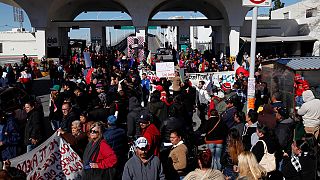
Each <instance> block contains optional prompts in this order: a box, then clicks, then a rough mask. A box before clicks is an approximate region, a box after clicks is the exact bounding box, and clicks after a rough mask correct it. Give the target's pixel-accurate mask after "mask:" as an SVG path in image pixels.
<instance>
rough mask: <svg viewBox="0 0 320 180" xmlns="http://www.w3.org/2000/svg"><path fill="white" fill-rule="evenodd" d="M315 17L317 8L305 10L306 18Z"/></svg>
mask: <svg viewBox="0 0 320 180" xmlns="http://www.w3.org/2000/svg"><path fill="white" fill-rule="evenodd" d="M316 16H317V8H311V9H307V10H306V18H310V17H316Z"/></svg>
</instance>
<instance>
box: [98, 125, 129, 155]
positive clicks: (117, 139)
mask: <svg viewBox="0 0 320 180" xmlns="http://www.w3.org/2000/svg"><path fill="white" fill-rule="evenodd" d="M103 137H104V139H105V140H106V141H107V143H108V144H109V146H110V147H111V148H112V149H113V151H114V152H115V153H116V154H117V155H120V154H122V151H124V149H125V146H126V144H127V141H126V139H127V136H126V133H125V131H124V130H123V129H121V128H117V127H116V126H111V127H109V128H107V129H106V131H105V132H104V133H103Z"/></svg>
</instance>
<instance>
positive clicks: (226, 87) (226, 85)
mask: <svg viewBox="0 0 320 180" xmlns="http://www.w3.org/2000/svg"><path fill="white" fill-rule="evenodd" d="M221 89H222V90H223V91H226V90H228V89H231V83H229V82H226V83H223V84H222V85H221Z"/></svg>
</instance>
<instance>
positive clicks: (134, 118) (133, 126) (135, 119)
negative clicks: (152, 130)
mask: <svg viewBox="0 0 320 180" xmlns="http://www.w3.org/2000/svg"><path fill="white" fill-rule="evenodd" d="M141 110H142V108H141V105H140V102H139V101H138V99H137V98H136V97H131V98H130V99H129V113H128V115H127V128H128V129H127V136H128V137H134V136H137V135H138V133H140V126H139V118H140V112H141Z"/></svg>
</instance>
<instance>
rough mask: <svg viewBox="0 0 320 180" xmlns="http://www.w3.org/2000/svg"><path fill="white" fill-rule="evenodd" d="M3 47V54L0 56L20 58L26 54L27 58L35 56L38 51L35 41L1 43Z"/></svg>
mask: <svg viewBox="0 0 320 180" xmlns="http://www.w3.org/2000/svg"><path fill="white" fill-rule="evenodd" d="M0 43H2V47H3V53H0V56H22V54H26V55H27V56H37V54H38V51H37V47H36V41H35V40H34V41H26V42H16V41H14V42H8V41H4V42H1V40H0Z"/></svg>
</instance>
